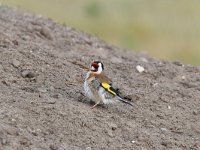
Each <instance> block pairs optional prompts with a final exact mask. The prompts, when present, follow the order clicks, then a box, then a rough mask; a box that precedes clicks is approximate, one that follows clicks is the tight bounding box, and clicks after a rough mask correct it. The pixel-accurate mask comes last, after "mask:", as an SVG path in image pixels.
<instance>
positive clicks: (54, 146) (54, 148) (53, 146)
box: [49, 144, 58, 150]
mask: <svg viewBox="0 0 200 150" xmlns="http://www.w3.org/2000/svg"><path fill="white" fill-rule="evenodd" d="M49 148H50V149H51V150H57V149H58V146H56V145H54V144H53V145H50V146H49Z"/></svg>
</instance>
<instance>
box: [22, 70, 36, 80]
mask: <svg viewBox="0 0 200 150" xmlns="http://www.w3.org/2000/svg"><path fill="white" fill-rule="evenodd" d="M21 75H22V77H23V78H34V77H35V76H36V74H35V73H33V72H31V71H28V70H25V71H22V73H21Z"/></svg>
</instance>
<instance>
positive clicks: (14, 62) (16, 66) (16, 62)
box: [12, 59, 21, 68]
mask: <svg viewBox="0 0 200 150" xmlns="http://www.w3.org/2000/svg"><path fill="white" fill-rule="evenodd" d="M20 64H21V63H20V62H19V61H18V60H16V59H14V60H13V61H12V65H13V66H14V67H15V68H18V67H19V66H20Z"/></svg>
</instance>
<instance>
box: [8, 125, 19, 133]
mask: <svg viewBox="0 0 200 150" xmlns="http://www.w3.org/2000/svg"><path fill="white" fill-rule="evenodd" d="M6 132H7V133H8V134H10V135H19V131H18V130H17V129H16V128H13V127H10V128H8V129H6Z"/></svg>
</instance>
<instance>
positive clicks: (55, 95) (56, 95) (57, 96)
mask: <svg viewBox="0 0 200 150" xmlns="http://www.w3.org/2000/svg"><path fill="white" fill-rule="evenodd" d="M52 97H53V98H56V99H59V98H61V97H62V96H61V94H54V95H53V96H52Z"/></svg>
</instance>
